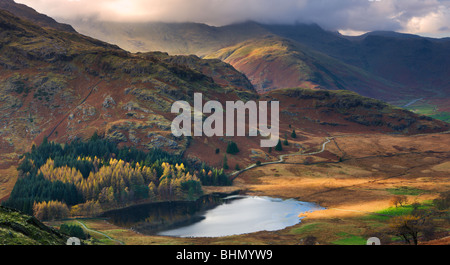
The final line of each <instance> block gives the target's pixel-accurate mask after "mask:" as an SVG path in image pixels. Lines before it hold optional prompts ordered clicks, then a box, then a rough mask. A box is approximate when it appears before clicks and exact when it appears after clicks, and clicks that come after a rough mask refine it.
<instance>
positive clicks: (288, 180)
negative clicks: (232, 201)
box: [50, 133, 450, 245]
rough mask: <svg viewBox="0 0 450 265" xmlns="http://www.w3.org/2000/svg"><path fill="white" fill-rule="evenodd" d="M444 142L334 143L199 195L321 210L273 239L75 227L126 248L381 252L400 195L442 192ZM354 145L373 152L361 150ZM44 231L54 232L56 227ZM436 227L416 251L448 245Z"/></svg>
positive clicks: (337, 139)
mask: <svg viewBox="0 0 450 265" xmlns="http://www.w3.org/2000/svg"><path fill="white" fill-rule="evenodd" d="M449 137H450V134H449V133H443V134H430V135H420V136H411V137H405V136H381V135H376V136H375V135H345V134H343V135H334V141H333V142H332V143H331V144H329V145H327V147H326V150H325V151H324V152H323V153H319V154H315V155H312V156H306V157H305V156H295V155H293V156H289V157H287V158H286V159H285V162H284V163H282V164H268V165H262V166H259V167H256V168H253V169H250V170H247V171H245V172H243V173H242V174H240V175H239V176H238V177H237V178H235V180H234V182H233V185H232V186H231V187H223V188H221V187H204V188H205V191H207V192H208V191H209V192H227V193H230V192H232V191H241V192H245V194H247V195H251V196H269V197H275V198H284V199H288V198H293V199H296V200H301V201H310V202H315V203H318V204H319V205H320V206H323V207H325V208H326V209H324V210H320V211H314V212H312V213H306V214H304V215H303V216H302V217H304V218H303V219H302V220H301V223H299V224H297V225H294V226H291V227H287V228H285V229H283V230H279V231H275V232H267V231H261V232H257V233H252V234H245V235H236V236H227V237H220V238H190V239H187V238H176V237H163V236H148V235H142V234H139V233H136V232H133V231H132V230H128V229H123V228H120V227H116V226H114V225H112V224H110V223H108V222H107V220H102V219H93V220H82V222H83V223H85V224H86V225H87V226H88V227H90V228H91V229H95V230H97V231H101V232H103V233H106V234H107V235H109V236H111V237H113V238H115V239H116V240H120V241H122V242H124V243H125V244H214V245H216V244H231V245H233V244H238V245H239V244H263V245H265V244H280V245H286V244H288V245H300V244H303V242H304V241H305V240H306V239H307V237H308V236H314V237H315V238H316V241H317V242H316V243H319V244H341V243H343V244H345V243H346V242H347V243H349V244H365V241H366V240H367V238H369V237H371V236H378V237H379V238H380V239H381V240H382V243H383V244H399V243H401V241H399V240H400V239H398V238H396V237H395V235H394V234H392V232H390V230H389V219H390V218H392V217H390V216H389V215H390V214H392V213H391V212H388V211H387V209H391V211H392V209H394V210H395V208H391V207H392V204H391V202H390V201H391V199H392V197H393V196H394V195H395V194H397V193H396V191H397V190H399V191H400V193H403V194H407V197H408V201H409V202H410V203H414V202H416V203H421V204H423V205H428V204H429V203H430V201H432V200H433V199H436V198H437V197H439V194H440V193H442V192H445V191H448V188H449V187H450V178H449V177H448V173H449V170H450V168H449V165H448V161H449V158H450V153H449V152H448V150H449V146H448V143H449V142H450V141H449ZM321 140H323V139H317V141H318V142H320V141H321ZM358 142H362V143H364V145H370V146H372V147H373V148H371V149H370V150H368V149H364V150H363V149H361V145H360V144H356V143H358ZM440 143H444V144H440ZM400 146H402V147H400ZM315 149H320V148H319V147H318V146H317V147H316V148H315ZM410 150H413V151H410ZM342 152H344V153H345V154H346V157H345V159H344V160H343V161H341V162H339V160H337V159H336V157H337V156H338V155H340V154H341V153H342ZM402 189H403V190H404V191H401V190H402ZM408 209H410V208H405V210H408ZM399 210H400V209H399ZM394 215H395V213H394ZM50 224H51V225H55V226H57V225H59V222H53V223H50ZM435 226H436V232H435V238H433V237H432V238H427V239H422V240H421V241H420V244H427V242H428V243H432V242H433V240H435V239H441V238H446V239H441V241H442V240H444V241H442V242H441V244H448V231H449V228H450V227H449V225H448V223H446V222H445V220H444V219H439V218H437V219H436V220H435ZM93 236H94V235H93ZM95 237H97V236H95ZM97 238H99V240H100V239H101V238H102V237H97ZM102 240H103V239H102ZM108 242H109V243H110V244H114V242H111V241H108ZM445 242H447V243H445Z"/></svg>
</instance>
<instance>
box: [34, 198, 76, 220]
mask: <svg viewBox="0 0 450 265" xmlns="http://www.w3.org/2000/svg"><path fill="white" fill-rule="evenodd" d="M33 214H34V216H35V217H36V218H37V219H39V220H41V221H47V220H55V219H63V218H67V217H68V216H69V208H68V207H67V205H66V204H65V203H62V202H59V201H49V202H45V201H44V202H37V203H34V205H33Z"/></svg>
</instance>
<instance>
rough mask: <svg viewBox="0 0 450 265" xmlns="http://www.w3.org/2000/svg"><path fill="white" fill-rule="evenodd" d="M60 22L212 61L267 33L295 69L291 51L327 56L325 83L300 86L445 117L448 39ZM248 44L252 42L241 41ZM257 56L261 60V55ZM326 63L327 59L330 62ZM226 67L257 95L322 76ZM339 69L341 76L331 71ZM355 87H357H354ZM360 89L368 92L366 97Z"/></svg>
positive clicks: (249, 26)
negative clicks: (350, 93)
mask: <svg viewBox="0 0 450 265" xmlns="http://www.w3.org/2000/svg"><path fill="white" fill-rule="evenodd" d="M66 22H67V23H70V24H72V25H73V26H74V27H75V28H76V29H77V30H78V31H79V32H82V33H83V34H86V35H89V36H93V37H95V38H99V39H101V40H104V41H107V42H110V43H114V44H117V45H119V46H120V47H122V48H124V49H125V50H129V51H133V52H137V51H142V52H146V51H151V50H158V51H163V52H168V53H169V54H177V55H183V54H184V55H185V54H195V55H197V56H200V57H204V56H209V57H219V56H218V55H220V53H223V52H225V51H230V50H232V49H236V48H237V47H242V46H255V47H254V48H256V47H260V46H261V42H262V40H263V39H264V37H265V36H267V35H272V36H275V37H276V38H282V39H284V41H285V42H290V43H295V44H294V45H293V46H295V47H296V48H295V49H290V50H286V51H284V53H285V55H284V56H283V57H290V58H291V59H290V60H294V61H296V63H294V65H297V68H298V66H299V65H301V64H302V63H299V62H298V59H295V58H296V57H297V56H298V53H302V52H305V47H306V48H308V49H310V50H311V51H314V52H316V53H317V52H318V53H320V54H322V55H326V56H327V57H328V59H327V60H328V62H329V63H330V64H331V66H330V65H327V66H326V69H327V70H329V71H330V73H327V74H326V75H325V76H326V77H324V79H328V80H326V81H325V82H322V83H321V82H320V81H322V80H320V79H319V80H318V81H319V82H311V83H307V84H306V85H307V86H308V87H322V88H326V89H335V88H336V86H337V83H339V84H341V85H343V87H340V88H341V89H342V88H345V89H349V90H352V91H357V92H362V94H363V95H366V96H371V97H375V98H378V99H382V100H385V101H388V102H391V103H392V104H395V105H397V106H403V105H406V104H408V103H409V102H411V101H413V100H416V99H419V98H424V101H425V103H423V102H422V103H423V104H421V105H419V106H418V108H416V109H415V111H417V112H418V113H422V114H427V115H433V117H438V118H440V119H443V120H446V117H447V116H448V113H450V112H449V111H448V109H447V108H448V107H447V106H448V105H449V104H448V101H449V98H450V87H449V84H450V79H449V76H450V75H449V72H448V71H449V70H448V67H445V66H446V65H448V64H449V63H450V56H449V54H450V53H449V49H450V42H449V40H448V39H432V38H424V37H420V36H416V35H411V34H400V33H395V32H371V33H368V34H365V35H362V36H357V37H349V36H343V35H341V34H339V33H337V32H330V31H327V30H324V29H322V28H321V27H320V26H318V25H316V24H311V25H307V24H295V25H269V24H259V23H256V22H246V23H241V24H233V25H228V26H222V27H213V26H208V25H205V24H199V23H159V22H158V23H157V22H155V23H117V22H101V21H96V20H95V19H91V20H83V21H81V20H70V21H66ZM251 41H255V43H249V42H251ZM268 45H269V46H270V45H271V44H268ZM299 45H300V46H301V48H299ZM271 50H272V49H265V50H260V52H267V51H271ZM260 55H261V57H264V55H262V53H261V54H260ZM272 55H273V54H272ZM269 56H271V54H270V53H269V54H267V57H269ZM220 57H223V56H220ZM330 58H333V59H334V60H333V61H331V60H330ZM310 59H311V61H310V64H312V63H315V64H319V65H322V63H323V57H317V56H312V57H311V58H310ZM229 62H230V63H231V64H232V65H233V66H234V67H235V68H237V69H239V70H241V71H242V72H243V73H244V74H246V75H247V76H248V77H249V78H250V79H252V82H253V85H254V86H255V87H256V88H258V90H259V91H268V90H273V89H279V88H288V87H292V86H293V85H298V84H299V83H300V84H303V81H304V79H305V76H307V75H311V74H312V75H314V74H315V75H316V76H320V75H323V69H320V67H319V68H317V67H308V69H307V71H306V73H303V72H298V71H292V70H293V68H295V67H283V68H282V69H278V64H279V63H280V62H279V60H271V61H267V60H264V62H265V63H266V64H267V65H266V66H265V68H266V70H267V71H268V72H262V73H261V76H256V75H258V73H257V72H260V71H261V67H260V64H257V63H245V67H244V66H243V64H244V62H243V61H242V60H240V59H236V58H234V60H229ZM303 64H304V62H303ZM343 64H344V65H345V67H344V69H345V72H346V73H342V72H340V71H339V70H340V69H342V65H343ZM350 66H352V67H353V69H352V71H349V70H348V69H349V67H350ZM273 69H276V71H273V72H274V74H271V72H269V70H270V71H272V70H273ZM294 70H297V69H294ZM308 71H309V73H308ZM362 73H363V74H362ZM332 75H334V76H336V77H338V78H339V82H336V79H337V78H333V77H331V76H332ZM280 76H285V77H284V78H281V77H280ZM281 79H282V80H281ZM306 79H308V78H306ZM331 79H333V80H331ZM298 80H303V81H300V82H299V81H298ZM360 86H361V87H362V88H360V89H355V88H356V87H360ZM263 87H264V89H263ZM368 87H369V88H368ZM368 90H370V92H371V93H368ZM378 90H379V92H377V91H378ZM425 105H426V106H432V107H433V108H435V109H436V111H434V112H433V113H432V114H429V112H427V111H422V109H423V107H424V106H425Z"/></svg>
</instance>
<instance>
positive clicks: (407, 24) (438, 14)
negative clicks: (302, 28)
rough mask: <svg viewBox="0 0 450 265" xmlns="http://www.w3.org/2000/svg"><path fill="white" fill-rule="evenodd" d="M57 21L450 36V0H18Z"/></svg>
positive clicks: (345, 33)
mask: <svg viewBox="0 0 450 265" xmlns="http://www.w3.org/2000/svg"><path fill="white" fill-rule="evenodd" d="M15 1H16V2H18V3H23V4H26V5H28V6H30V7H32V8H34V9H36V10H37V11H38V12H40V13H44V14H46V15H49V16H51V17H53V18H55V19H57V20H58V21H61V20H62V21H67V20H70V19H84V18H89V19H98V20H102V21H123V22H149V21H161V22H198V23H206V24H208V25H212V26H223V25H228V24H233V23H239V22H245V21H248V20H253V21H257V22H260V23H278V24H293V23H317V24H318V25H320V26H321V27H323V28H325V29H327V30H333V31H339V32H341V33H342V34H344V35H360V34H362V33H365V32H368V31H374V30H391V31H397V32H403V33H412V34H418V35H422V36H430V37H450V0H15Z"/></svg>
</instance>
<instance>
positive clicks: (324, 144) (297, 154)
mask: <svg viewBox="0 0 450 265" xmlns="http://www.w3.org/2000/svg"><path fill="white" fill-rule="evenodd" d="M333 139H334V137H326V138H325V140H326V141H325V142H324V143H323V144H322V149H321V150H320V151H316V152H311V153H302V152H301V151H299V152H297V153H292V154H284V155H280V160H278V161H272V162H266V163H261V164H260V165H259V166H265V165H272V164H281V163H284V158H285V157H288V156H308V155H317V154H320V153H323V152H324V151H325V148H326V146H327V144H329V143H330V142H331V140H333ZM257 166H258V165H256V164H253V165H250V166H248V167H247V168H244V169H242V170H239V171H235V172H233V173H231V174H230V177H232V180H234V179H235V178H237V176H238V175H239V174H241V173H242V172H245V171H247V170H250V169H252V168H255V167H257Z"/></svg>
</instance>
